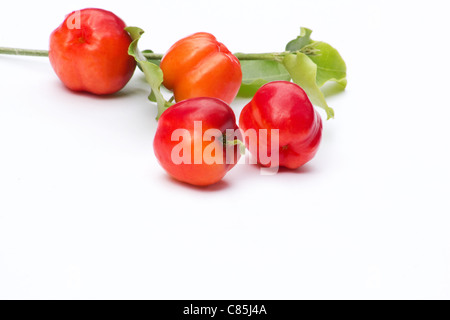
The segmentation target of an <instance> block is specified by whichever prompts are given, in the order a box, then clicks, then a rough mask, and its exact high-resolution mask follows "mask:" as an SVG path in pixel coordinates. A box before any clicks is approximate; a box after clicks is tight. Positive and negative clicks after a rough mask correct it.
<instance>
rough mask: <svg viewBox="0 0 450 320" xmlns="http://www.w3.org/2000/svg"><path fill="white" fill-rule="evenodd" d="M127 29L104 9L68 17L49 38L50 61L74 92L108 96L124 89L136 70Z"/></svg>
mask: <svg viewBox="0 0 450 320" xmlns="http://www.w3.org/2000/svg"><path fill="white" fill-rule="evenodd" d="M125 27H126V25H125V23H124V22H123V21H122V20H121V19H120V18H119V17H117V16H116V15H115V14H114V13H112V12H109V11H105V10H102V9H84V10H80V11H75V12H73V13H71V14H69V15H68V16H67V18H66V19H65V20H64V22H63V23H62V24H61V25H60V26H59V27H58V28H57V29H56V30H55V31H53V33H52V34H51V36H50V51H49V58H50V62H51V65H52V67H53V69H54V70H55V72H56V74H57V75H58V77H59V79H61V81H62V82H63V83H64V84H65V85H66V86H67V87H68V88H69V89H71V90H73V91H85V92H90V93H93V94H97V95H105V94H112V93H115V92H117V91H119V90H121V89H122V88H123V87H124V86H125V85H126V84H127V83H128V81H129V80H130V79H131V77H132V75H133V73H134V70H135V68H136V62H135V60H134V58H133V57H131V56H129V55H128V47H129V45H130V44H131V37H130V35H129V34H128V33H127V32H126V31H125V30H124V28H125Z"/></svg>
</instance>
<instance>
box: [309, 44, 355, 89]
mask: <svg viewBox="0 0 450 320" xmlns="http://www.w3.org/2000/svg"><path fill="white" fill-rule="evenodd" d="M312 46H313V47H314V49H315V50H317V53H316V54H314V55H311V56H309V58H310V59H311V60H312V61H313V62H314V63H315V64H316V65H317V79H316V82H317V85H318V86H319V87H322V86H323V85H324V84H325V83H326V82H328V81H335V82H337V83H339V84H340V85H341V86H342V87H343V89H345V87H346V86H347V66H346V65H345V61H344V59H342V57H341V55H340V54H339V52H338V51H337V50H336V49H335V48H333V47H332V46H330V45H329V44H328V43H325V42H315V43H314V44H313V45H312Z"/></svg>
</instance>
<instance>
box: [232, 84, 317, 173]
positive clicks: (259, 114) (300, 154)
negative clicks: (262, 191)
mask: <svg viewBox="0 0 450 320" xmlns="http://www.w3.org/2000/svg"><path fill="white" fill-rule="evenodd" d="M239 126H240V127H241V129H242V130H243V131H244V132H246V131H247V130H249V129H253V130H256V131H257V132H258V131H259V130H261V129H267V130H269V132H268V134H269V138H268V139H267V140H268V143H267V144H266V143H265V142H264V143H262V141H260V139H259V135H258V141H257V143H258V148H261V149H258V150H259V151H261V150H262V152H268V153H271V152H278V153H279V166H281V167H286V168H289V169H296V168H299V167H301V166H303V165H304V164H305V163H307V162H308V161H310V160H311V159H312V158H313V157H314V156H315V155H316V153H317V150H318V148H319V145H320V141H321V137H322V119H321V118H320V115H319V113H318V112H317V111H316V110H315V109H314V107H313V106H312V104H311V102H310V100H309V99H308V96H307V94H306V93H305V91H304V90H303V89H302V88H300V87H299V86H298V85H296V84H295V83H292V82H287V81H275V82H271V83H268V84H266V85H264V86H263V87H261V88H260V89H259V90H258V92H257V93H256V94H255V96H254V98H253V100H252V101H251V102H250V103H249V104H248V105H246V106H245V107H244V109H243V110H242V113H241V116H240V119H239ZM271 129H278V130H279V147H278V149H277V150H272V149H273V148H272V146H271V137H270V132H271V131H270V130H271ZM245 142H246V145H247V147H249V138H248V136H247V135H246V139H245ZM249 150H250V151H252V150H257V149H256V148H254V149H252V148H251V147H249ZM254 153H255V152H253V153H252V154H253V156H254V157H256V159H257V160H258V162H259V163H260V164H261V165H263V166H266V167H269V166H278V165H277V164H273V163H262V162H261V155H260V152H256V154H254Z"/></svg>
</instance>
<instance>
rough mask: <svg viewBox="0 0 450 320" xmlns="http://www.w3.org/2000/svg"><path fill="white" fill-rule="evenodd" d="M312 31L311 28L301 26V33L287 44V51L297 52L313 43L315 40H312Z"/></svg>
mask: <svg viewBox="0 0 450 320" xmlns="http://www.w3.org/2000/svg"><path fill="white" fill-rule="evenodd" d="M311 33H312V30H311V29H308V28H300V35H299V36H298V37H297V38H296V39H294V40H292V41H291V42H289V43H288V44H287V46H286V51H290V52H297V51H300V50H301V49H303V48H304V47H306V46H307V45H309V44H311V43H312V42H313V41H312V40H311Z"/></svg>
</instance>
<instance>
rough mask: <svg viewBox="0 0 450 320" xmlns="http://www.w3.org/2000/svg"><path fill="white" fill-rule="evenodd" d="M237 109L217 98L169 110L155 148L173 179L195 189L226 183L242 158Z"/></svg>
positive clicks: (177, 105) (203, 99) (159, 159)
mask: <svg viewBox="0 0 450 320" xmlns="http://www.w3.org/2000/svg"><path fill="white" fill-rule="evenodd" d="M238 130H239V129H238V126H237V125H236V117H235V115H234V112H233V110H232V109H231V108H230V107H229V106H228V105H227V104H226V103H224V102H223V101H221V100H219V99H215V98H194V99H188V100H185V101H182V102H179V103H177V104H175V105H173V106H172V107H170V108H169V109H167V110H166V111H165V112H164V113H163V114H162V116H161V118H160V119H159V122H158V129H157V131H156V135H155V140H154V143H153V148H154V151H155V155H156V157H157V159H158V161H159V163H160V164H161V166H162V167H163V168H164V169H165V170H166V171H167V173H169V175H171V176H172V177H173V178H175V179H177V180H179V181H182V182H186V183H189V184H192V185H195V186H208V185H212V184H215V183H217V182H219V181H220V180H222V178H223V177H224V176H225V175H226V174H227V172H228V171H229V170H231V169H232V168H233V167H234V166H235V165H236V163H237V162H238V160H239V158H240V156H241V155H240V152H239V147H238V146H237V145H236V144H235V143H234V141H235V139H241V135H240V132H239V131H238Z"/></svg>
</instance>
